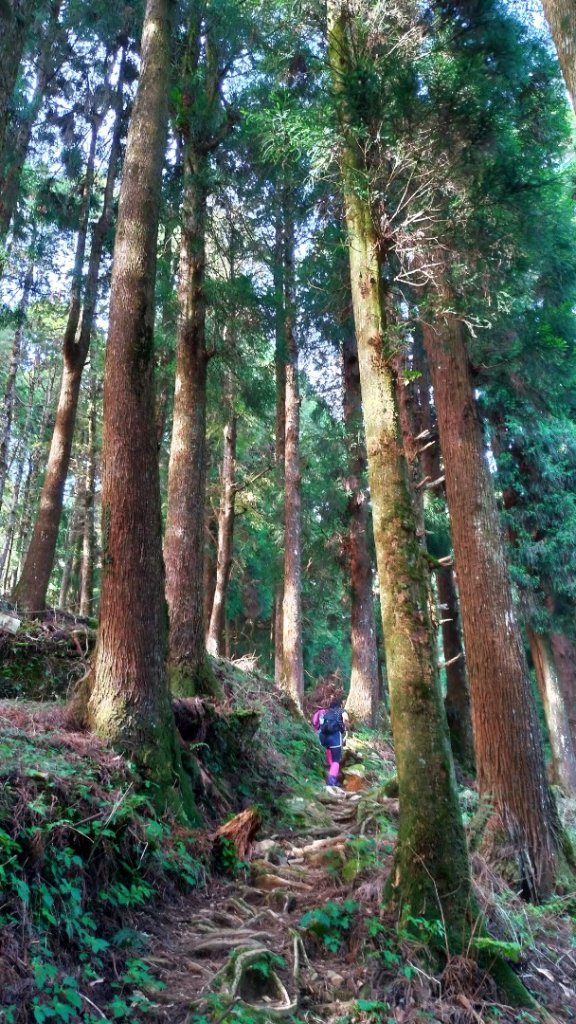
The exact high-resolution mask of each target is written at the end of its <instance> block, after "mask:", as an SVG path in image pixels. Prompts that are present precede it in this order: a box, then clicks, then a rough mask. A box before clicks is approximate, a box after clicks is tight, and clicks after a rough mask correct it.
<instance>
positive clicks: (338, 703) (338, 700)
mask: <svg viewBox="0 0 576 1024" xmlns="http://www.w3.org/2000/svg"><path fill="white" fill-rule="evenodd" d="M330 707H331V708H341V707H342V697H332V700H331V701H330Z"/></svg>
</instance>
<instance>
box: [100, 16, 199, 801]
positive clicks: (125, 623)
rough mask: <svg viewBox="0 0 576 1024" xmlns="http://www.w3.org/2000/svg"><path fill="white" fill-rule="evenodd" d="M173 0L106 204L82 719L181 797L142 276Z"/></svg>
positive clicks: (150, 46) (152, 40) (152, 219)
mask: <svg viewBox="0 0 576 1024" xmlns="http://www.w3.org/2000/svg"><path fill="white" fill-rule="evenodd" d="M173 13H174V3H173V0H148V2H147V5H146V12H145V16H144V29H143V37H142V47H141V71H140V79H139V82H138V89H137V93H136V99H135V101H134V107H133V110H132V115H131V118H130V124H129V128H128V140H127V145H126V156H125V159H124V168H123V178H122V186H121V189H120V202H119V209H118V222H117V229H116V241H115V246H114V258H113V264H112V282H111V294H110V317H109V329H108V344H107V349H106V365H105V373H104V409H105V414H104V430H103V447H102V547H103V553H102V591H101V598H100V628H99V633H98V643H97V648H96V656H95V668H94V680H93V687H92V692H91V694H90V698H89V702H88V719H89V723H90V725H91V726H92V728H93V729H94V731H95V732H96V733H98V735H100V736H102V737H103V738H105V739H107V740H109V741H110V742H111V743H112V744H113V746H115V747H116V748H118V749H120V750H122V751H124V752H125V753H127V754H128V756H129V757H130V758H132V759H133V760H134V761H135V763H136V764H137V765H138V767H139V769H140V770H141V772H143V773H144V774H145V775H147V776H148V777H150V779H151V780H152V782H153V783H154V786H155V788H154V789H153V791H152V792H153V794H156V802H157V804H158V805H160V806H163V805H164V804H165V802H166V800H170V801H171V802H172V803H173V804H175V805H176V807H177V808H178V809H180V808H181V806H182V805H181V799H182V791H180V793H178V794H176V793H175V791H174V788H173V787H174V783H175V782H176V781H177V780H178V779H180V780H182V779H183V776H182V773H181V765H180V754H179V748H178V745H177V742H176V733H175V729H174V718H173V713H172V706H171V700H170V693H169V690H168V685H167V679H166V668H165V655H166V606H165V598H164V572H163V563H162V524H161V506H160V480H159V473H158V453H157V443H156V429H155V422H154V336H153V332H154V309H155V303H154V283H155V277H156V241H157V237H158V218H159V210H160V194H161V184H162V167H163V162H164V149H165V144H166V134H167V124H168V91H169V83H170V39H171V18H172V15H173Z"/></svg>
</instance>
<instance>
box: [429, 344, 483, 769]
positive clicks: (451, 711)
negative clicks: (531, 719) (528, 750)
mask: <svg viewBox="0 0 576 1024" xmlns="http://www.w3.org/2000/svg"><path fill="white" fill-rule="evenodd" d="M415 334H416V337H415V344H414V368H415V369H417V370H418V371H419V372H420V375H421V376H420V378H419V380H418V424H417V430H416V435H417V436H420V435H421V434H424V435H425V436H424V437H423V438H422V440H421V448H422V451H421V454H420V464H421V466H422V475H423V478H424V479H425V480H426V479H427V480H429V481H434V480H438V479H440V477H441V476H442V475H443V468H442V460H441V457H440V456H441V449H440V444H439V441H438V427H437V423H436V417H435V415H434V411H433V406H432V399H431V395H430V391H431V383H432V382H431V380H430V369H429V366H428V361H427V358H426V353H425V352H424V349H423V345H422V337H421V332H420V331H418V330H417V331H416V332H415ZM435 493H436V494H438V493H439V494H440V495H441V496H442V498H443V499H444V501H445V500H446V486H445V484H444V483H443V484H441V485H440V488H439V489H436V490H435ZM448 553H449V552H446V554H448ZM436 587H437V591H438V611H439V613H440V614H439V619H440V629H441V634H442V650H443V653H444V663H445V665H446V669H445V671H446V696H445V698H444V707H445V708H446V717H447V719H448V729H449V731H450V743H451V746H452V753H453V754H454V757H455V758H456V760H457V761H458V762H459V764H461V765H462V767H463V768H465V769H467V770H470V769H473V768H474V734H473V731H472V712H471V708H470V687H469V685H468V675H467V672H466V659H465V656H464V648H463V645H462V636H461V633H460V605H459V601H458V593H457V590H456V581H455V578H454V571H453V569H452V566H451V565H447V566H445V567H444V568H443V567H442V566H438V568H437V570H436Z"/></svg>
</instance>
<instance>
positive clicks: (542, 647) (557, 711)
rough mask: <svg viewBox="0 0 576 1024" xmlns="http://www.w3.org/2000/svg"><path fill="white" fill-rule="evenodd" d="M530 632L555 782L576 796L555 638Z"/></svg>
mask: <svg viewBox="0 0 576 1024" xmlns="http://www.w3.org/2000/svg"><path fill="white" fill-rule="evenodd" d="M526 633H527V636H528V643H529V645H530V653H531V655H532V662H533V664H534V671H535V673H536V681H537V683H538V689H539V690H540V696H541V697H542V703H543V705H544V713H545V715H546V724H547V726H548V736H549V739H550V748H551V750H552V771H553V777H554V782H555V783H556V785H558V786H560V787H561V789H563V790H564V792H565V794H566V796H574V795H576V751H575V750H574V744H573V742H572V731H571V728H570V722H569V719H568V713H567V709H566V702H565V700H564V693H563V689H562V684H561V681H560V678H559V675H558V671H557V669H556V665H555V662H554V654H553V651H552V644H551V639H550V637H549V636H547V635H546V634H544V633H537V632H536V631H535V630H533V629H532V628H531V627H530V626H528V627H527V629H526Z"/></svg>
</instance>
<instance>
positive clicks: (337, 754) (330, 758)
mask: <svg viewBox="0 0 576 1024" xmlns="http://www.w3.org/2000/svg"><path fill="white" fill-rule="evenodd" d="M341 760H342V744H341V743H340V744H339V745H338V746H337V747H326V764H327V765H328V776H327V778H326V785H327V786H335V785H336V784H337V782H338V776H339V775H340V762H341Z"/></svg>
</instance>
